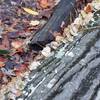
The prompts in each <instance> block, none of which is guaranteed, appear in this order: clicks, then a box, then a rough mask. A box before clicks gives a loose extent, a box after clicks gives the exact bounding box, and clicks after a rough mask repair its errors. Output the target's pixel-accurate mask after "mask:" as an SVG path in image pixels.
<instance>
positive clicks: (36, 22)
mask: <svg viewBox="0 0 100 100" xmlns="http://www.w3.org/2000/svg"><path fill="white" fill-rule="evenodd" d="M39 24H40V21H38V20H32V21H31V22H30V25H32V26H37V25H39Z"/></svg>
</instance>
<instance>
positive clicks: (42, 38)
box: [30, 0, 77, 51]
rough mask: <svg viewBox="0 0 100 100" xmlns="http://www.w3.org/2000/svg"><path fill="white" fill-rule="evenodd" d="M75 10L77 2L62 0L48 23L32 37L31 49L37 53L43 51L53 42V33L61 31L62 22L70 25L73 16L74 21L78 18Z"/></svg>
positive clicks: (74, 0)
mask: <svg viewBox="0 0 100 100" xmlns="http://www.w3.org/2000/svg"><path fill="white" fill-rule="evenodd" d="M75 9H76V0H61V1H60V3H59V4H58V6H57V7H56V9H55V10H54V13H53V15H52V16H51V18H50V19H49V21H48V23H47V24H46V25H45V26H44V27H43V28H42V29H41V30H39V31H38V32H37V33H36V34H35V35H34V36H33V37H32V39H31V44H30V47H31V48H32V49H33V50H36V51H37V50H41V49H42V48H43V46H45V45H46V44H47V43H50V42H51V41H53V40H54V35H53V33H54V32H59V31H60V30H61V24H62V22H63V21H64V22H66V25H68V24H70V17H71V16H72V18H71V19H72V20H73V19H74V18H75V17H76V16H77V13H76V11H75Z"/></svg>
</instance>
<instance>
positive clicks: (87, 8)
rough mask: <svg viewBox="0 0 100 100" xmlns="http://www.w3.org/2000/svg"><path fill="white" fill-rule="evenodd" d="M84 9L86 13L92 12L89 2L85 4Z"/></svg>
mask: <svg viewBox="0 0 100 100" xmlns="http://www.w3.org/2000/svg"><path fill="white" fill-rule="evenodd" d="M84 11H85V12H86V13H89V12H92V6H91V5H90V4H87V6H86V7H85V8H84Z"/></svg>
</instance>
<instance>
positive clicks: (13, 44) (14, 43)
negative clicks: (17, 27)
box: [11, 41, 23, 49]
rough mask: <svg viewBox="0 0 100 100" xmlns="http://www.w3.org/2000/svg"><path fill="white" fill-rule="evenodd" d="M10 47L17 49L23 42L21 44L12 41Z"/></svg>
mask: <svg viewBox="0 0 100 100" xmlns="http://www.w3.org/2000/svg"><path fill="white" fill-rule="evenodd" d="M11 45H12V47H13V48H15V49H18V48H20V47H22V46H23V42H21V41H13V42H12V43H11Z"/></svg>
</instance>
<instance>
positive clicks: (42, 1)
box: [39, 0, 49, 8]
mask: <svg viewBox="0 0 100 100" xmlns="http://www.w3.org/2000/svg"><path fill="white" fill-rule="evenodd" d="M39 3H40V6H41V7H42V8H47V7H48V6H49V2H48V0H40V2H39Z"/></svg>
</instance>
